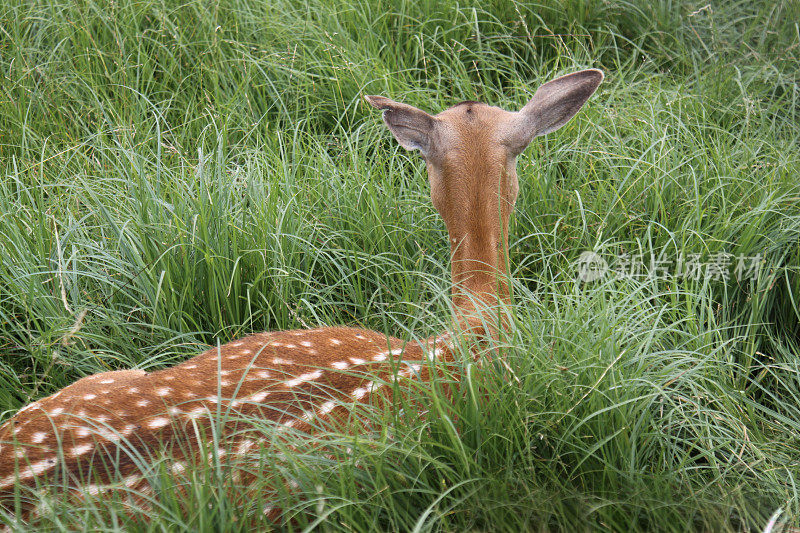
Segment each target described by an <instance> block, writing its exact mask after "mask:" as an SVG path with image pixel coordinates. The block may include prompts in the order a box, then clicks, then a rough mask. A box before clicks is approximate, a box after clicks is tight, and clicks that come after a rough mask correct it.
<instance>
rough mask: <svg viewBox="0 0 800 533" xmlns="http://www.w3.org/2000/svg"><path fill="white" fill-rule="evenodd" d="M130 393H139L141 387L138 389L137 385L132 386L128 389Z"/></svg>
mask: <svg viewBox="0 0 800 533" xmlns="http://www.w3.org/2000/svg"><path fill="white" fill-rule="evenodd" d="M128 394H139V389H137V388H136V387H131V388H130V389H128Z"/></svg>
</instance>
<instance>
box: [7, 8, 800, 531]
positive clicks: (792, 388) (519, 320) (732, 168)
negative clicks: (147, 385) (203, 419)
mask: <svg viewBox="0 0 800 533" xmlns="http://www.w3.org/2000/svg"><path fill="white" fill-rule="evenodd" d="M799 20H800V3H798V2H797V1H796V0H784V1H782V2H769V1H763V2H761V1H752V0H747V1H745V0H722V1H720V2H713V3H711V4H708V5H706V2H690V1H685V2H680V1H671V0H656V1H650V0H631V1H630V2H621V1H620V2H584V1H581V0H566V1H563V0H542V1H541V2H539V3H537V4H535V5H534V4H525V3H519V2H513V1H501V0H492V1H488V2H487V1H480V2H479V1H477V0H465V1H462V2H456V1H454V0H437V1H435V2H434V1H428V0H424V1H421V2H414V1H410V0H337V1H329V0H301V1H297V0H292V1H285V0H273V1H270V2H254V1H251V0H231V1H226V2H221V1H217V2H201V1H195V0H188V1H182V2H173V1H172V0H163V1H160V2H159V1H150V0H141V1H128V0H119V1H115V2H101V1H93V0H82V1H78V2H67V1H64V0H55V1H38V2H37V1H33V0H2V2H0V165H1V166H2V169H0V170H1V171H2V176H1V177H0V254H2V255H1V256H0V257H1V259H2V260H1V261H0V354H1V357H0V420H5V419H6V418H8V417H10V416H11V415H12V414H13V413H14V412H15V411H16V410H17V409H19V408H20V407H21V406H23V405H25V404H26V403H28V402H30V401H33V400H35V399H37V398H40V397H43V396H45V395H48V394H51V393H53V392H55V391H56V390H58V389H59V388H61V387H64V386H66V385H68V384H69V383H71V382H72V381H74V380H75V379H77V378H79V377H81V376H84V375H87V374H90V373H94V372H98V371H102V370H109V369H118V368H128V367H138V368H143V369H147V370H152V369H157V368H163V367H165V366H168V365H171V364H174V363H176V362H177V361H180V360H183V359H185V358H187V357H188V356H190V355H192V354H197V353H199V352H200V351H201V350H203V349H205V348H206V347H208V346H209V345H216V344H217V342H221V343H224V342H227V341H229V340H231V339H233V338H236V337H239V336H242V335H244V334H246V333H249V332H252V331H260V330H266V329H287V328H296V327H305V326H306V325H309V326H317V325H336V324H349V325H360V326H364V327H368V328H371V329H375V330H378V331H385V332H387V333H390V334H393V335H398V336H401V337H407V338H411V337H425V336H428V335H433V334H435V333H436V332H437V331H439V330H440V329H441V328H443V327H444V324H445V323H446V321H447V317H448V313H449V311H448V298H447V294H448V281H449V280H448V277H449V268H448V257H447V241H446V234H445V232H444V227H443V224H442V222H441V220H440V219H439V218H438V216H437V215H436V213H435V212H434V210H433V208H432V207H431V206H430V203H429V199H428V196H427V184H426V178H425V170H424V165H423V164H422V163H421V161H420V159H419V158H418V157H417V156H415V155H413V154H408V153H406V152H404V151H403V150H402V149H401V148H399V147H398V146H397V144H396V143H395V142H394V140H393V139H391V137H390V135H389V134H388V132H386V131H385V130H384V128H383V125H382V124H381V122H380V119H379V115H378V113H376V112H375V111H374V110H372V109H371V108H368V106H367V105H366V104H365V103H364V102H363V100H362V99H361V95H363V94H384V95H387V96H390V97H392V98H395V99H398V100H403V101H405V102H408V103H410V104H413V105H416V106H418V107H421V108H423V109H426V110H429V111H432V112H438V111H441V110H443V109H445V108H446V107H448V106H450V105H452V104H454V103H456V102H458V101H461V100H467V99H470V100H481V101H484V102H487V103H491V104H493V105H499V106H502V107H505V108H507V109H514V108H519V107H520V106H522V105H523V104H524V103H525V102H526V101H527V98H529V97H530V95H531V94H532V92H533V91H534V90H535V88H536V86H537V85H538V84H540V83H543V82H544V81H546V80H548V79H551V78H553V77H555V76H556V75H559V74H564V73H567V72H571V71H574V70H577V69H580V68H586V67H598V68H601V69H603V70H604V71H605V72H606V74H607V78H606V81H605V83H604V84H603V85H602V86H601V88H600V90H599V91H598V93H597V95H596V96H595V97H593V98H592V100H590V101H589V103H588V104H587V106H586V107H585V108H584V110H583V111H582V112H581V113H580V114H579V115H578V117H577V118H576V119H575V120H573V122H571V123H570V124H569V125H567V126H566V127H564V128H563V129H562V130H559V132H557V133H555V134H553V135H551V136H549V137H546V138H541V139H539V140H536V141H535V142H534V143H533V145H532V146H531V147H530V148H529V149H528V150H527V151H526V152H525V154H524V155H523V156H522V157H521V158H520V162H519V173H520V187H521V192H520V198H519V200H518V203H517V213H516V215H515V217H514V219H513V221H512V228H511V237H512V247H511V250H510V255H511V264H512V265H513V266H512V269H513V272H512V273H513V275H514V276H515V278H516V282H515V299H516V303H515V306H516V308H515V310H514V311H515V324H514V326H515V327H514V329H513V335H512V336H511V337H510V338H509V339H506V340H505V342H504V347H503V348H502V351H503V354H504V359H503V361H504V362H505V365H501V364H499V362H497V364H489V365H483V366H482V367H478V366H475V365H474V364H472V363H469V362H465V363H464V364H463V365H462V366H461V367H459V368H457V369H456V370H455V371H454V373H455V374H456V375H457V376H459V377H460V381H459V383H458V384H457V385H453V386H452V391H451V395H450V396H448V395H447V394H445V393H444V392H442V390H440V389H441V388H440V387H432V388H431V387H427V386H425V387H420V388H419V390H416V391H414V392H413V393H412V394H411V399H412V401H413V404H410V405H408V406H406V408H405V409H403V410H399V409H387V410H376V411H375V412H373V413H371V414H370V415H368V416H370V417H374V418H375V419H376V421H375V424H374V428H373V429H374V432H369V433H367V432H365V433H364V434H362V435H360V436H359V437H358V438H356V439H353V438H350V437H343V436H341V435H339V434H337V433H336V432H321V433H320V434H319V435H318V436H316V437H315V438H314V440H313V442H310V443H308V439H304V438H302V437H298V438H297V439H296V440H297V443H296V444H297V445H298V446H299V448H298V449H297V450H295V451H289V449H288V448H285V447H284V448H280V447H279V448H276V449H268V450H265V451H264V454H263V456H262V460H263V462H264V465H263V466H262V467H261V468H259V469H257V470H258V471H259V472H261V473H262V475H261V477H260V481H261V482H260V483H257V484H256V485H255V486H253V487H250V488H249V490H248V491H245V490H244V489H242V488H240V490H239V492H238V494H239V495H240V496H241V497H242V498H246V500H245V501H246V503H244V504H242V503H241V502H237V500H236V498H235V497H234V496H231V492H232V491H231V487H229V485H231V483H232V482H231V481H230V480H229V479H228V478H227V477H226V476H225V475H224V472H223V470H222V469H221V467H219V468H216V467H215V468H198V470H197V471H196V472H192V473H191V475H189V476H188V481H184V482H185V483H187V485H186V486H184V487H183V492H180V491H176V490H174V489H175V488H176V487H175V484H176V483H177V482H176V481H174V480H171V479H170V478H169V477H168V476H166V475H164V474H163V472H162V471H160V469H159V465H158V464H157V465H155V467H154V468H153V469H152V470H151V471H150V473H149V474H148V475H151V476H153V483H155V484H156V485H157V486H159V487H160V489H159V490H158V491H157V492H156V494H155V495H154V496H153V497H152V504H153V506H154V509H155V510H154V511H152V512H146V511H144V510H143V511H141V512H140V513H139V514H138V517H139V518H142V517H145V516H147V517H150V518H151V520H150V521H149V522H147V523H144V522H137V523H133V522H130V520H131V518H130V517H128V516H126V515H124V514H121V512H120V509H121V507H120V504H119V502H115V501H113V500H112V501H109V500H103V499H92V498H89V499H87V501H86V502H83V503H76V502H73V503H71V504H67V503H63V502H62V503H60V504H54V507H53V510H52V512H50V513H46V514H45V516H43V518H42V519H41V522H39V523H37V524H35V525H32V526H31V528H32V529H33V528H45V529H48V530H49V529H56V530H60V529H74V528H76V527H83V526H85V527H87V528H92V529H101V528H104V529H106V530H112V529H115V528H116V529H120V530H130V529H136V528H139V529H141V530H153V531H183V530H186V529H196V530H213V529H224V530H235V529H237V528H240V529H242V530H250V528H251V526H252V523H255V524H257V527H260V528H262V529H263V528H265V527H267V526H268V524H269V522H267V521H266V520H265V519H264V518H263V517H261V514H260V511H261V509H262V508H263V506H264V505H267V504H268V503H269V502H272V503H274V504H275V505H277V506H281V507H283V508H284V509H286V510H287V522H286V523H279V524H276V525H275V527H278V528H283V527H286V528H302V527H305V526H311V527H315V528H319V529H321V530H323V531H339V530H341V531H369V530H373V529H380V530H387V531H400V530H414V531H429V530H432V531H461V530H471V529H476V530H492V531H518V530H558V529H563V530H566V531H579V530H602V531H636V530H642V531H645V530H656V529H659V530H675V531H685V530H687V529H697V530H706V531H719V530H731V531H741V530H761V529H763V528H764V527H765V525H766V524H767V522H768V521H769V518H770V516H772V515H773V513H775V512H776V511H777V510H779V509H780V510H782V513H783V514H782V515H781V516H780V518H779V521H778V525H779V526H780V525H782V524H783V525H785V524H793V523H796V522H797V521H798V520H800V496H799V495H798V488H797V487H798V484H800V360H799V359H798V347H800V337H799V336H798V335H800V183H798V182H799V181H800V70H798V68H797V65H798V64H800V29H799V27H798V21H799ZM585 250H595V251H597V252H598V253H599V254H600V255H601V256H603V257H604V258H605V259H607V260H608V261H609V262H610V263H611V265H610V266H611V267H612V269H614V268H620V267H621V266H622V263H623V258H624V257H626V255H625V254H627V257H629V258H634V259H635V258H636V256H637V255H638V254H642V257H643V260H644V263H645V267H646V268H645V270H650V268H649V267H650V258H651V254H654V255H655V256H656V258H660V259H663V260H665V261H667V262H668V263H667V267H668V269H669V271H670V272H672V273H674V272H675V271H676V268H677V266H676V263H677V261H678V259H679V258H681V257H683V258H684V259H687V258H691V257H692V254H700V255H699V258H700V260H701V261H702V262H703V263H704V264H713V263H714V261H715V260H716V259H717V258H719V257H721V256H718V255H717V254H720V253H727V254H731V257H732V261H731V264H730V271H729V273H730V277H729V279H725V278H724V277H723V276H713V275H712V276H706V275H701V276H698V277H697V279H694V278H693V277H692V276H681V277H676V276H673V277H664V276H638V277H629V278H625V277H623V278H616V277H614V276H612V275H606V276H605V277H603V278H602V279H600V280H597V281H594V282H591V283H581V282H579V281H576V267H575V262H576V260H577V259H578V257H579V256H580V254H581V252H583V251H585ZM755 256H758V257H760V258H761V259H763V263H762V266H761V268H760V269H759V270H758V272H752V273H746V274H748V275H742V276H738V278H739V279H737V276H736V275H735V267H736V266H737V264H738V263H737V262H738V258H739V257H748V258H749V257H755ZM615 257H616V258H618V259H617V260H616V261H615V260H614V258H615ZM740 273H741V272H740ZM749 274H753V275H749ZM83 311H86V313H85V316H83ZM443 379H444V380H445V381H446V380H447V379H446V378H443ZM411 405H413V407H412V406H411ZM420 409H421V410H427V411H428V416H426V417H424V418H422V417H420V416H419V410H420ZM264 433H265V435H267V436H269V435H270V434H271V433H270V428H269V427H264ZM303 442H306V443H308V446H304V445H303V444H302V443H303ZM321 446H325V447H326V448H327V449H328V450H329V451H328V452H327V453H326V454H321V453H318V450H319V448H320V447H321ZM348 449H352V451H353V453H347V452H348ZM281 451H282V452H285V453H283V454H281ZM329 455H332V457H333V458H331V457H329ZM337 457H338V459H337ZM276 465H278V466H276ZM290 480H291V481H294V482H296V483H297V484H298V485H299V487H298V488H297V489H293V490H290V491H287V490H285V487H286V486H287V482H288V481H290ZM226 487H227V490H226ZM234 489H235V488H234ZM275 490H277V491H278V495H277V496H275V495H274V491H275ZM233 492H236V491H235V490H233ZM8 520H10V518H9V517H8V516H7V515H0V523H3V522H7V521H8ZM259 524H260V525H259Z"/></svg>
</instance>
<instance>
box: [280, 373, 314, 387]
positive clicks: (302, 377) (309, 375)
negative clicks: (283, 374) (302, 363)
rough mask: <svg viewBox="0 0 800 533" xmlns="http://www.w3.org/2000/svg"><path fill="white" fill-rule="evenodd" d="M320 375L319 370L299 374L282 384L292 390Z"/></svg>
mask: <svg viewBox="0 0 800 533" xmlns="http://www.w3.org/2000/svg"><path fill="white" fill-rule="evenodd" d="M321 375H322V371H321V370H315V371H314V372H307V373H305V374H300V375H299V376H297V377H296V378H294V379H290V380H289V381H284V382H283V384H284V385H285V386H287V387H289V388H292V387H296V386H298V385H300V384H301V383H305V382H306V381H311V380H313V379H317V378H318V377H320V376H321Z"/></svg>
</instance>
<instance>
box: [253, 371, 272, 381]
mask: <svg viewBox="0 0 800 533" xmlns="http://www.w3.org/2000/svg"><path fill="white" fill-rule="evenodd" d="M256 376H258V377H260V378H261V379H267V378H268V377H269V376H270V374H269V372H266V371H263V370H262V371H261V372H258V373H257V374H256Z"/></svg>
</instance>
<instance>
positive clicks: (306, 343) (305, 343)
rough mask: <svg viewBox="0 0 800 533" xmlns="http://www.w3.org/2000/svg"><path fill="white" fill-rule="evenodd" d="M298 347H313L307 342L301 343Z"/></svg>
mask: <svg viewBox="0 0 800 533" xmlns="http://www.w3.org/2000/svg"><path fill="white" fill-rule="evenodd" d="M300 345H301V346H305V347H306V348H311V347H312V346H313V344H311V343H310V342H309V341H302V342H301V343H300Z"/></svg>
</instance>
